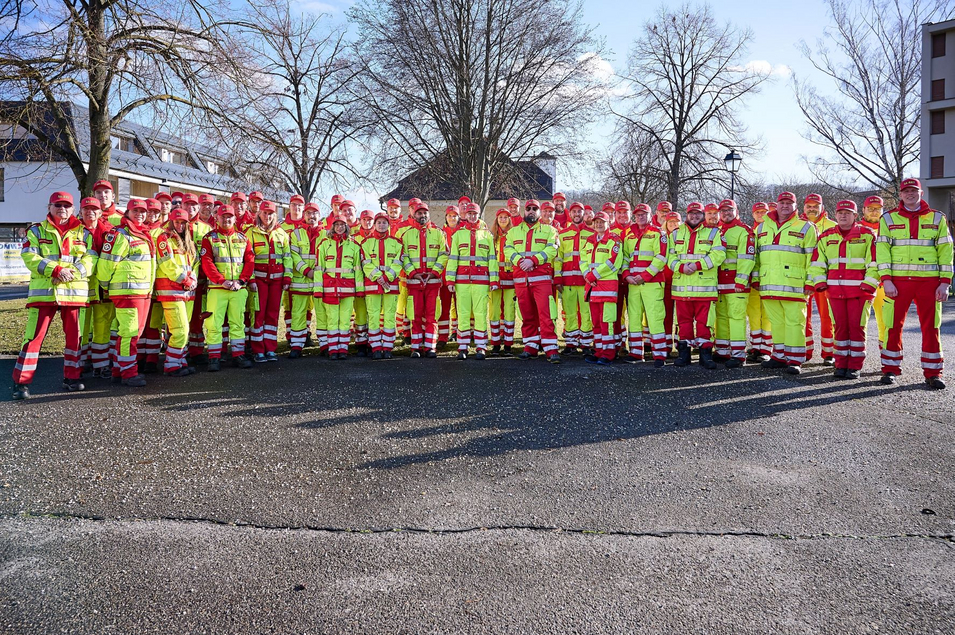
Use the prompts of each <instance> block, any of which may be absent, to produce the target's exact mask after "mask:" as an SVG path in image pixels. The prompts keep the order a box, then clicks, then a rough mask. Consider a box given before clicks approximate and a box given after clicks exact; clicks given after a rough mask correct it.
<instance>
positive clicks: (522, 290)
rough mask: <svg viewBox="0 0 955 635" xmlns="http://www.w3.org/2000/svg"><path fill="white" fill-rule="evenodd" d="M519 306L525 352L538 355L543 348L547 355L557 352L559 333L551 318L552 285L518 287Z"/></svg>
mask: <svg viewBox="0 0 955 635" xmlns="http://www.w3.org/2000/svg"><path fill="white" fill-rule="evenodd" d="M516 290H517V306H518V307H519V308H520V310H521V319H522V320H523V322H522V323H521V339H523V340H524V352H526V353H530V354H532V355H536V354H537V351H538V350H539V349H541V348H543V350H544V354H545V355H553V354H554V353H556V352H557V332H556V331H555V330H554V321H553V320H552V319H551V317H550V299H551V290H552V286H551V285H550V284H533V285H530V286H527V285H517V286H516Z"/></svg>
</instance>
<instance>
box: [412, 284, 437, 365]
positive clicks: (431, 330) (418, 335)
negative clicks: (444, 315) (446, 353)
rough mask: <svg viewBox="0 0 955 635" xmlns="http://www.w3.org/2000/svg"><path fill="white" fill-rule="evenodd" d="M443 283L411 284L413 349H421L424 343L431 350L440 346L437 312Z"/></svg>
mask: <svg viewBox="0 0 955 635" xmlns="http://www.w3.org/2000/svg"><path fill="white" fill-rule="evenodd" d="M441 287H442V285H438V284H421V283H417V284H409V285H408V297H410V298H411V301H412V303H413V306H414V316H413V317H412V319H411V350H413V351H420V349H421V347H422V345H423V346H424V348H426V349H427V350H429V351H433V350H435V349H436V348H437V347H438V322H437V320H436V319H435V313H436V312H437V310H438V296H439V295H440V293H441Z"/></svg>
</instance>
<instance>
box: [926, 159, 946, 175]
mask: <svg viewBox="0 0 955 635" xmlns="http://www.w3.org/2000/svg"><path fill="white" fill-rule="evenodd" d="M931 165H932V168H931V174H930V175H929V178H933V179H940V178H942V177H944V176H945V157H932V164H931Z"/></svg>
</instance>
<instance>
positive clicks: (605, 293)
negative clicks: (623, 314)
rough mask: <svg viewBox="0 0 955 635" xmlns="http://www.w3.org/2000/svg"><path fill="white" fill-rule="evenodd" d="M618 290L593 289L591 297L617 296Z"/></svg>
mask: <svg viewBox="0 0 955 635" xmlns="http://www.w3.org/2000/svg"><path fill="white" fill-rule="evenodd" d="M616 297H617V292H616V291H591V292H590V298H591V299H593V298H616Z"/></svg>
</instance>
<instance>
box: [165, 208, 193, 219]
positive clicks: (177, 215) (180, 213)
mask: <svg viewBox="0 0 955 635" xmlns="http://www.w3.org/2000/svg"><path fill="white" fill-rule="evenodd" d="M169 220H189V214H187V213H186V210H184V209H182V208H179V209H174V210H172V211H171V212H169Z"/></svg>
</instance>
